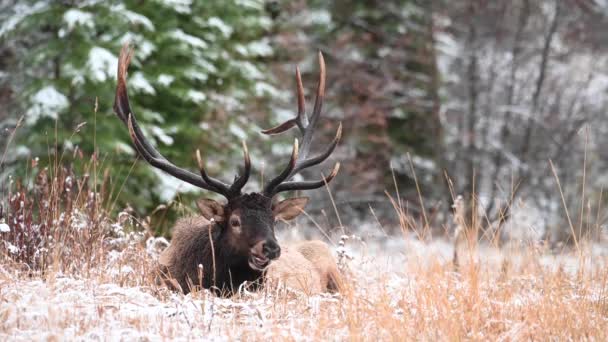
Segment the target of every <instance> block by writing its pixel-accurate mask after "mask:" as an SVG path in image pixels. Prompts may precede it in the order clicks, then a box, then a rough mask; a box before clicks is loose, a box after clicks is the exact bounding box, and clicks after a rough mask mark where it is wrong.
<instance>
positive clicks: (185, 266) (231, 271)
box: [114, 44, 342, 294]
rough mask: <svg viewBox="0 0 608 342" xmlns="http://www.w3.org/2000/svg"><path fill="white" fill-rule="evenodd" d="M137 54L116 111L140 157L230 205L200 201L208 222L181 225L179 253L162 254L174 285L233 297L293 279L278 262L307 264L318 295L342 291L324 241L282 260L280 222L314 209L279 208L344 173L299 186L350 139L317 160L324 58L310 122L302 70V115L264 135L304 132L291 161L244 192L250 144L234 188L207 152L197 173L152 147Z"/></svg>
mask: <svg viewBox="0 0 608 342" xmlns="http://www.w3.org/2000/svg"><path fill="white" fill-rule="evenodd" d="M132 54H133V50H132V49H131V48H130V47H129V45H128V44H125V45H124V46H123V48H122V50H121V52H120V56H119V60H118V70H117V86H116V96H115V99H114V112H115V113H116V114H117V116H118V117H119V118H120V119H121V120H122V121H123V123H124V124H125V125H126V126H127V128H128V131H129V135H130V138H131V140H132V143H133V145H134V146H135V150H136V151H137V154H138V155H139V157H141V158H142V159H144V160H145V161H146V162H147V163H148V164H149V165H151V166H152V167H154V168H157V169H160V170H162V171H164V172H165V173H167V174H169V175H171V176H173V177H175V178H177V179H179V180H181V181H184V182H186V183H189V184H192V185H194V186H197V187H199V188H201V189H203V190H207V191H210V192H213V193H216V194H219V195H221V196H223V197H224V198H225V199H226V203H225V204H221V203H219V202H217V201H215V200H212V199H207V198H203V199H200V200H199V201H197V206H198V208H199V210H200V212H201V216H195V217H190V218H183V219H181V220H179V221H178V222H177V223H176V225H175V226H174V228H173V238H172V243H171V246H170V247H168V248H167V249H166V250H165V251H164V252H163V253H162V255H161V257H160V260H159V263H160V264H161V266H162V267H161V268H162V271H163V276H164V278H165V280H166V282H167V283H168V284H169V285H170V286H171V287H173V288H179V289H181V290H182V291H183V292H184V293H188V292H190V290H191V288H192V287H195V286H202V287H203V288H206V289H212V290H214V291H216V293H219V294H232V293H234V291H235V290H237V289H238V288H239V287H240V286H241V285H242V284H243V283H245V282H249V283H252V284H253V287H254V288H257V287H259V286H260V285H261V284H262V283H263V282H264V279H265V277H266V272H267V271H268V272H271V273H272V272H274V274H275V275H286V274H287V275H288V274H290V271H289V270H288V269H286V268H284V269H281V268H279V269H277V267H269V265H270V264H271V262H273V261H277V259H278V260H279V261H278V262H277V263H276V265H286V267H287V266H289V265H294V264H295V263H298V262H299V263H300V265H306V267H308V270H309V271H310V272H308V273H309V275H310V277H312V278H311V279H313V280H312V282H311V283H310V284H311V286H312V287H313V288H312V292H318V291H317V290H328V289H329V290H331V289H335V287H336V279H337V277H338V273H337V268H336V267H335V261H334V259H333V257H332V256H331V253H330V252H329V249H328V247H327V245H325V244H324V243H323V242H309V243H308V247H306V245H307V243H302V244H300V245H299V246H295V247H293V248H287V249H286V251H287V252H286V253H285V254H284V255H283V259H281V258H280V256H281V247H280V245H279V243H278V242H277V239H276V237H275V231H274V226H275V222H277V221H279V220H282V221H288V220H292V219H294V218H295V217H296V216H298V215H299V214H300V213H301V212H302V211H303V209H304V207H305V205H306V203H307V202H308V198H307V197H295V198H288V199H285V200H282V201H276V200H275V198H276V196H277V195H278V194H279V193H282V192H286V191H296V190H312V189H317V188H320V187H322V186H325V185H326V184H328V183H329V182H331V180H332V179H333V178H334V177H335V176H336V174H337V173H338V170H339V168H340V163H336V164H335V165H334V167H333V169H332V171H331V172H330V173H329V175H327V176H323V177H322V179H320V180H315V181H294V180H292V178H293V176H294V175H296V174H297V173H299V172H300V171H302V170H304V169H306V168H309V167H312V166H315V165H318V164H320V163H321V162H323V161H325V160H326V159H327V158H328V157H329V156H330V155H331V154H332V152H333V151H334V149H335V148H336V146H337V144H338V141H339V140H340V137H341V135H342V124H341V123H340V124H339V125H338V129H337V132H336V135H335V137H334V139H333V140H332V141H331V143H329V144H328V146H327V147H326V148H325V149H324V151H323V152H321V153H320V154H318V155H315V156H312V157H309V152H310V149H311V143H312V141H313V134H314V130H315V127H316V125H317V123H318V121H319V117H320V114H321V109H322V105H323V98H324V93H325V62H324V60H323V55H322V54H321V53H320V52H319V55H318V59H319V70H320V71H319V74H320V76H319V82H318V85H317V91H316V100H315V104H314V108H313V111H312V114H311V115H310V117H309V116H308V115H307V114H306V113H305V103H304V89H303V86H302V78H301V75H300V71H299V69H298V68H297V67H296V85H297V87H296V88H297V98H298V100H297V101H298V112H297V115H296V116H295V117H294V118H292V119H290V120H287V121H286V122H284V123H281V124H280V125H278V126H276V127H274V128H271V129H268V130H264V131H262V133H263V134H267V135H274V134H280V133H283V132H286V131H287V130H289V129H291V128H294V127H295V128H297V129H298V131H299V133H300V134H301V137H299V139H298V138H296V139H295V140H294V143H293V148H292V153H291V157H290V159H289V162H288V163H287V165H286V166H285V167H284V169H283V171H282V172H281V173H279V174H278V175H277V176H276V177H275V178H273V179H271V180H270V181H269V182H268V183H267V184H266V185H265V186H264V187H263V189H262V191H260V192H253V193H242V189H243V187H244V186H245V184H246V183H247V181H248V180H249V175H250V173H251V160H250V157H249V152H248V150H247V145H246V144H245V142H244V141H243V143H242V146H243V157H244V167H243V169H242V172H241V173H240V174H238V175H237V176H236V177H235V178H234V181H233V183H231V184H227V183H224V182H223V181H221V180H219V179H216V178H213V177H211V176H210V175H209V174H208V173H207V171H206V170H205V163H204V162H203V159H202V157H201V153H200V151H199V150H197V151H196V154H195V155H196V161H197V164H198V169H199V170H198V171H199V172H198V174H195V173H193V172H191V171H188V170H186V169H183V168H180V167H177V166H176V165H174V164H173V163H171V162H170V161H169V160H167V159H166V158H165V157H163V156H162V155H161V154H160V152H158V151H157V150H156V149H155V148H154V146H153V145H152V144H151V143H150V142H148V141H147V140H146V138H145V136H144V134H143V132H142V130H141V128H140V126H139V124H138V122H137V119H136V118H135V115H134V114H133V111H132V110H131V107H130V105H129V98H128V94H127V81H126V74H127V69H128V66H129V63H130V60H131V57H132ZM303 251H304V252H303ZM314 251H317V252H316V253H315V252H314ZM320 260H323V262H321V261H320ZM327 265H329V266H327ZM287 268H288V267H287ZM269 277H270V278H273V276H269ZM310 277H309V278H310ZM274 278H275V279H276V278H277V277H274Z"/></svg>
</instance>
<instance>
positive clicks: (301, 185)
mask: <svg viewBox="0 0 608 342" xmlns="http://www.w3.org/2000/svg"><path fill="white" fill-rule="evenodd" d="M339 170H340V163H336V164H335V165H334V168H333V169H332V170H331V173H330V174H329V175H328V176H324V177H323V179H321V180H318V181H302V182H285V183H281V184H279V185H278V186H277V187H276V189H275V190H274V193H273V194H277V193H279V192H283V191H290V190H312V189H318V188H320V187H322V186H324V185H326V184H329V182H331V180H332V179H334V177H336V175H337V174H338V171H339Z"/></svg>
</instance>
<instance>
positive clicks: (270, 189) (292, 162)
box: [264, 139, 299, 197]
mask: <svg viewBox="0 0 608 342" xmlns="http://www.w3.org/2000/svg"><path fill="white" fill-rule="evenodd" d="M298 154H299V144H298V139H294V140H293V149H292V151H291V158H290V159H289V163H288V164H287V166H286V167H285V169H284V170H283V172H281V173H280V174H279V175H278V176H277V177H275V178H274V179H273V180H271V181H270V182H269V183H268V185H266V187H264V193H265V194H266V195H268V196H270V197H272V195H274V194H275V192H274V189H275V188H276V187H277V186H278V185H279V184H281V183H282V182H283V181H285V180H286V179H287V178H289V177H290V175H291V174H292V172H293V170H294V169H295V168H296V163H297V161H298Z"/></svg>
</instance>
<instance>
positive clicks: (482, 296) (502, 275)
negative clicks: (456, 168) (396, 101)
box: [0, 225, 608, 341]
mask: <svg viewBox="0 0 608 342" xmlns="http://www.w3.org/2000/svg"><path fill="white" fill-rule="evenodd" d="M114 230H116V231H123V228H122V226H120V225H117V226H116V227H115V228H114ZM116 235H118V236H123V237H120V238H119V239H126V240H125V241H127V242H126V243H124V244H123V243H120V244H119V245H123V246H126V247H123V248H116V249H113V250H111V251H110V252H109V253H108V255H107V256H106V258H104V260H105V261H104V262H103V263H101V264H100V265H97V266H96V268H95V269H92V270H91V275H90V276H88V277H82V276H81V277H70V276H69V275H67V274H62V273H61V272H53V271H50V272H49V273H48V274H47V276H46V277H45V278H44V280H43V279H39V278H36V277H34V278H31V277H28V276H27V275H19V272H16V271H12V270H9V269H8V267H10V266H9V264H6V263H0V288H1V289H2V291H0V316H1V317H2V318H3V319H2V320H0V339H2V340H6V339H17V340H40V339H60V340H74V339H86V340H89V339H100V340H121V339H122V340H134V339H138V340H139V339H146V340H192V339H200V338H206V339H221V340H223V339H228V340H230V339H239V340H269V339H270V340H275V339H295V340H305V341H313V340H349V339H351V340H399V341H402V340H463V339H480V340H528V339H535V338H539V337H541V338H546V339H550V340H579V339H591V340H606V338H607V337H608V335H607V332H608V314H607V312H608V311H607V309H608V295H607V294H608V284H606V282H605V279H606V276H607V274H606V261H607V259H606V254H603V255H602V254H590V255H588V257H580V255H581V254H578V253H573V254H564V255H553V256H552V255H550V254H547V253H545V252H542V251H540V252H539V251H537V250H531V251H522V253H520V254H518V255H512V254H509V253H507V252H501V251H499V250H495V249H494V250H492V249H489V248H485V247H484V248H481V249H480V250H479V253H480V258H479V260H480V261H479V262H476V263H473V264H467V263H466V262H463V263H462V265H461V268H460V271H459V272H456V271H454V269H453V268H452V267H451V264H450V262H449V259H450V256H449V255H450V254H451V251H450V250H449V246H450V244H448V243H446V242H445V241H439V240H438V241H433V242H422V241H418V240H415V239H410V238H407V239H405V240H404V239H400V238H398V237H392V238H390V239H384V240H375V241H367V242H363V241H362V239H361V238H359V237H357V236H348V237H347V236H342V237H341V238H340V242H339V243H338V245H339V246H338V249H339V251H340V252H341V253H342V254H344V255H346V254H348V255H349V257H348V258H349V259H352V261H350V262H349V263H348V265H347V267H346V268H344V273H345V276H346V279H347V286H346V288H345V289H344V291H343V292H342V293H340V294H323V295H318V296H312V297H309V296H306V295H303V294H300V293H297V292H294V291H292V290H289V289H285V288H267V289H265V290H262V291H259V292H249V291H247V290H245V289H242V290H241V291H240V292H239V294H238V295H237V296H235V297H232V298H218V297H216V296H214V295H212V294H210V293H209V292H208V291H198V292H196V291H195V292H192V293H190V294H189V295H187V296H184V295H181V294H178V293H173V292H169V291H167V290H166V289H164V288H162V287H157V286H156V285H155V282H154V281H153V280H152V279H153V271H151V270H152V269H153V267H154V260H155V259H156V258H157V257H158V254H159V252H160V251H161V250H162V249H163V248H166V246H167V245H168V242H167V241H166V240H165V239H162V238H148V239H147V240H146V241H145V243H142V242H141V241H142V240H141V238H142V237H141V236H139V235H137V234H136V235H133V234H127V233H124V231H123V234H116ZM567 263H570V264H571V265H572V266H574V268H573V269H568V267H564V265H565V264H567Z"/></svg>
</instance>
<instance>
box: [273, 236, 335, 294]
mask: <svg viewBox="0 0 608 342" xmlns="http://www.w3.org/2000/svg"><path fill="white" fill-rule="evenodd" d="M267 278H268V279H270V280H272V281H273V282H280V283H282V284H284V285H286V286H287V287H290V288H293V289H296V290H299V291H302V292H304V293H306V294H309V295H312V294H317V293H321V292H328V291H329V292H335V291H339V290H340V288H341V276H340V271H339V270H338V265H337V264H336V261H335V259H334V257H333V255H332V253H331V251H330V249H329V246H328V245H327V244H326V243H325V242H322V241H318V240H313V241H303V242H299V243H296V244H293V245H288V246H285V247H283V253H282V254H281V257H279V259H278V260H275V261H274V262H273V263H272V264H271V265H270V266H269V267H268V270H267Z"/></svg>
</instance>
